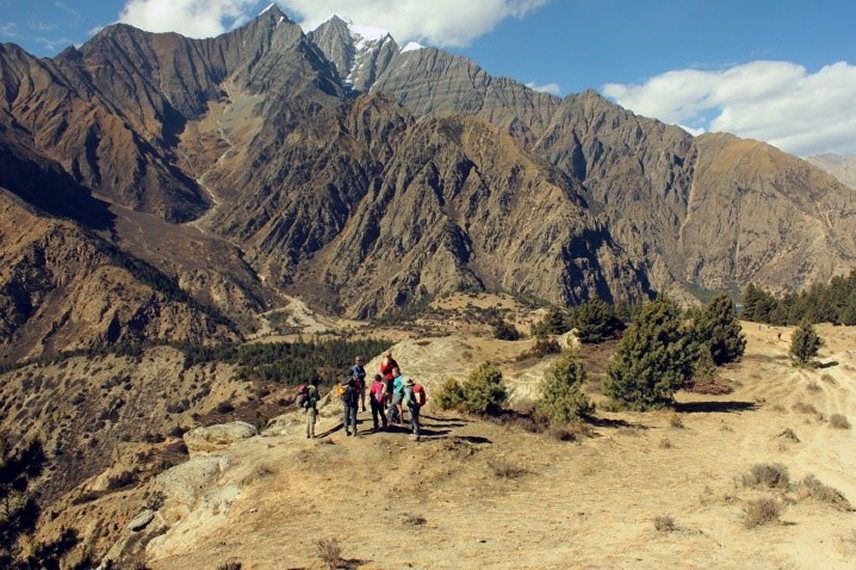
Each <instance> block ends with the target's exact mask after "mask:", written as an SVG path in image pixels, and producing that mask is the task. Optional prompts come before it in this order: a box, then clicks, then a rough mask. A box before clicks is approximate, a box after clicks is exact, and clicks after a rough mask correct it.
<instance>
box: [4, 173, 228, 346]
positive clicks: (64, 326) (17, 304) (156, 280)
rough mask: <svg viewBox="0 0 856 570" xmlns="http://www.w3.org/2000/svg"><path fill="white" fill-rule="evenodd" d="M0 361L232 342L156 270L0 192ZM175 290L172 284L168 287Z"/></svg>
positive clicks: (216, 320) (224, 328) (223, 325)
mask: <svg viewBox="0 0 856 570" xmlns="http://www.w3.org/2000/svg"><path fill="white" fill-rule="evenodd" d="M0 228H2V238H3V239H2V243H3V250H2V251H0V267H2V269H0V339H2V344H0V360H2V361H4V362H9V361H15V360H18V359H20V358H22V357H26V356H38V355H40V354H42V353H53V352H56V351H59V350H62V349H74V348H87V347H92V346H99V345H105V344H114V343H117V342H139V341H140V340H143V339H147V338H148V339H153V338H161V339H168V340H186V341H193V342H210V341H213V340H227V339H230V338H235V337H236V333H235V331H234V330H233V328H232V326H231V325H229V324H228V323H227V322H226V321H224V320H222V317H218V316H217V315H216V314H214V313H213V312H207V311H206V310H204V309H203V307H201V306H200V305H198V304H194V303H193V302H191V300H190V299H189V298H188V297H187V296H186V295H182V294H181V292H180V291H179V290H178V289H177V287H175V288H170V287H169V286H170V281H169V279H168V278H167V277H166V276H165V275H163V274H161V273H159V272H158V271H157V270H156V269H154V268H152V267H150V266H148V265H146V264H144V263H142V262H140V261H139V260H135V259H133V258H131V257H129V256H127V255H126V254H123V253H122V252H121V251H119V250H118V249H116V248H115V247H114V246H111V245H110V244H108V243H106V242H104V241H103V240H101V239H100V238H98V237H96V236H94V235H92V234H90V233H88V232H86V231H85V230H82V229H81V228H79V227H78V226H76V225H74V224H73V223H71V222H65V221H60V220H55V219H50V218H44V217H41V216H38V215H35V214H33V213H32V212H30V211H28V210H27V208H25V207H24V206H23V205H22V204H20V203H19V202H18V200H17V199H15V198H14V197H12V196H11V195H9V194H8V193H7V192H6V191H5V190H2V189H0ZM173 287H174V286H173Z"/></svg>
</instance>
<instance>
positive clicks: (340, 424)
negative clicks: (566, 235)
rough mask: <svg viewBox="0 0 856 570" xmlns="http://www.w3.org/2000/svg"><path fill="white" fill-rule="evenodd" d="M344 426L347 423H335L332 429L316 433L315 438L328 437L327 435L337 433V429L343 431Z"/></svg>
mask: <svg viewBox="0 0 856 570" xmlns="http://www.w3.org/2000/svg"><path fill="white" fill-rule="evenodd" d="M344 427H345V424H343V423H338V424H336V425H334V426H333V427H331V428H330V429H328V430H327V431H325V432H322V433H319V434H316V435H315V438H316V439H323V438H325V437H327V436H330V435H333V434H334V433H336V432H337V431H342V429H343V428H344Z"/></svg>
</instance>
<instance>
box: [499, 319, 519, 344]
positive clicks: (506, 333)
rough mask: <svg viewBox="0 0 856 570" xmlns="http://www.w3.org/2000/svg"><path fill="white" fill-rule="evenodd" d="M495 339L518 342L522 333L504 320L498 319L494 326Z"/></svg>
mask: <svg viewBox="0 0 856 570" xmlns="http://www.w3.org/2000/svg"><path fill="white" fill-rule="evenodd" d="M493 338H497V339H499V340H517V339H519V338H520V331H518V330H517V328H516V327H515V326H514V325H512V324H510V323H508V322H506V321H505V320H504V319H498V320H497V321H496V322H495V323H494V325H493Z"/></svg>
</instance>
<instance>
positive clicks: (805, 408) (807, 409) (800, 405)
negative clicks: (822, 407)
mask: <svg viewBox="0 0 856 570" xmlns="http://www.w3.org/2000/svg"><path fill="white" fill-rule="evenodd" d="M793 410H794V411H795V412H798V413H800V414H816V413H817V408H815V407H814V406H812V405H811V404H806V403H805V402H797V403H796V404H794V405H793Z"/></svg>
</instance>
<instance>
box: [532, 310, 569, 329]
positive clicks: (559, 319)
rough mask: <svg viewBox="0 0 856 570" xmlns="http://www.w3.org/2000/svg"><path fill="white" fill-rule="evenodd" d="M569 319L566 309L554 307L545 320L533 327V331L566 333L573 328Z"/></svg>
mask: <svg viewBox="0 0 856 570" xmlns="http://www.w3.org/2000/svg"><path fill="white" fill-rule="evenodd" d="M568 321H569V316H568V312H567V311H566V310H565V309H560V308H559V307H553V308H551V309H550V312H549V313H547V315H546V316H545V317H544V320H543V321H541V322H540V323H538V324H536V325H535V326H534V327H533V328H532V332H533V334H536V335H548V334H565V333H566V332H568V331H569V330H571V324H570V323H569V322H568Z"/></svg>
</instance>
